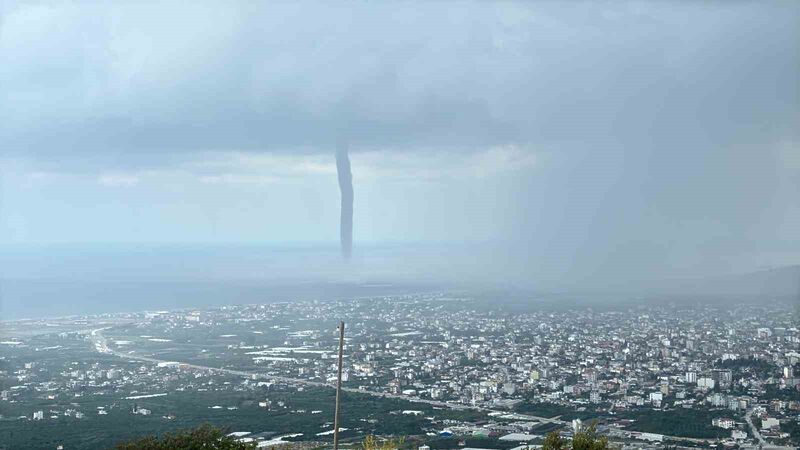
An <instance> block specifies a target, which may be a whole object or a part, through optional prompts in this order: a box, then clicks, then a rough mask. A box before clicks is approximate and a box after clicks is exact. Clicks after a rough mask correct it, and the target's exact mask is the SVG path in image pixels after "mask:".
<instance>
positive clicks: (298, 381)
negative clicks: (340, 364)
mask: <svg viewBox="0 0 800 450" xmlns="http://www.w3.org/2000/svg"><path fill="white" fill-rule="evenodd" d="M104 329H105V328H98V329H95V330H91V333H90V335H91V338H92V341H93V343H94V346H95V349H96V350H97V351H98V352H100V353H106V354H110V355H114V356H117V357H119V358H123V359H128V360H132V361H141V362H148V363H154V364H158V363H168V362H169V363H176V362H177V363H178V364H181V365H182V366H183V367H188V368H191V369H196V370H208V371H211V372H217V373H226V374H230V375H237V376H242V377H246V378H256V379H262V380H268V381H272V382H277V383H285V384H293V385H301V386H313V387H324V388H331V389H335V386H334V385H333V384H328V383H323V382H320V381H311V380H305V379H302V378H292V377H283V376H278V375H268V374H265V373H261V372H254V371H245V370H236V369H227V368H222V367H210V366H202V365H198V364H191V363H186V362H180V361H174V360H170V361H168V360H163V359H157V358H151V357H149V356H139V355H132V354H129V353H122V352H119V351H116V350H113V349H111V347H109V346H108V343H107V341H106V338H105V337H104V336H103V334H102V331H103V330H104ZM342 391H344V392H352V393H354V394H364V395H371V396H373V397H382V398H391V399H397V400H406V401H410V402H415V403H426V404H428V405H431V406H436V407H440V408H450V409H455V410H469V409H472V410H477V411H482V412H486V413H499V414H513V416H514V418H515V419H517V420H528V421H533V420H536V421H539V422H542V423H554V424H558V425H568V424H569V423H568V422H567V421H564V420H560V419H557V418H551V417H539V416H532V415H529V414H519V413H511V412H509V411H500V410H495V409H491V408H485V407H478V406H468V405H463V404H461V403H454V402H443V401H438V400H428V399H423V398H419V397H412V396H407V395H400V394H391V393H388V392H378V391H370V390H363V389H356V388H350V387H344V386H343V387H342Z"/></svg>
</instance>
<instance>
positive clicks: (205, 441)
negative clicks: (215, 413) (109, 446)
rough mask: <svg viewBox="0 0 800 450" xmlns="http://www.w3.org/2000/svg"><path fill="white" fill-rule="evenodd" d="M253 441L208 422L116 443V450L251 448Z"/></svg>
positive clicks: (237, 449)
mask: <svg viewBox="0 0 800 450" xmlns="http://www.w3.org/2000/svg"><path fill="white" fill-rule="evenodd" d="M254 448H256V445H255V443H244V442H238V441H236V439H234V438H233V437H230V436H227V435H226V434H225V432H224V431H223V430H222V429H221V428H216V427H213V426H211V425H208V424H204V425H201V426H199V427H197V428H195V429H193V430H185V431H179V432H175V433H168V434H166V435H164V436H162V437H160V438H159V437H156V436H147V437H144V438H140V439H136V440H134V441H130V442H125V443H122V444H118V445H117V446H116V450H195V449H207V450H252V449H254Z"/></svg>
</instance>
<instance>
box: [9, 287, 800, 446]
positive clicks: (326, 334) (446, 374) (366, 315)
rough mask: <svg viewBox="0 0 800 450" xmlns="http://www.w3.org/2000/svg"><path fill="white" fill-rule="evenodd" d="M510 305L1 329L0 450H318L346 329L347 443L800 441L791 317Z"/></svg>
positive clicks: (797, 346) (169, 317)
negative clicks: (119, 445)
mask: <svg viewBox="0 0 800 450" xmlns="http://www.w3.org/2000/svg"><path fill="white" fill-rule="evenodd" d="M526 305H527V306H525V307H524V308H520V307H519V305H516V306H515V305H514V304H513V303H512V304H508V303H504V302H503V301H501V299H497V300H496V301H495V299H487V298H484V297H480V296H475V297H472V296H468V295H464V294H458V295H456V294H448V293H434V294H429V293H426V294H415V295H403V296H391V297H374V298H363V299H352V300H336V301H333V300H331V301H292V302H285V303H268V304H258V305H242V306H225V307H219V308H215V309H207V310H193V309H188V310H179V311H150V312H142V313H121V314H111V315H102V316H92V317H80V318H69V319H57V320H56V319H54V320H49V321H48V320H36V321H21V322H14V323H9V326H8V327H6V330H5V331H4V335H3V337H2V342H0V347H2V349H3V352H2V356H0V363H2V366H0V369H1V371H0V382H2V385H0V386H2V392H1V393H0V414H2V418H1V419H2V420H0V442H4V441H7V442H11V443H12V444H13V442H14V439H19V440H20V442H30V440H31V439H34V438H33V437H32V436H37V437H38V439H41V441H39V442H41V443H42V444H45V443H46V444H48V445H49V444H56V445H60V444H61V443H63V445H64V448H70V445H69V444H72V447H73V448H74V447H78V446H83V447H87V448H88V447H91V446H92V445H95V446H98V448H102V446H104V445H105V446H108V445H109V444H110V443H111V444H113V441H109V440H108V439H111V436H110V435H109V436H106V437H105V438H104V437H103V433H100V432H99V431H98V430H100V429H101V428H102V429H104V430H105V429H110V430H116V431H117V435H119V433H120V430H122V431H121V433H122V435H123V437H124V436H136V435H140V434H146V433H153V432H163V431H165V430H170V429H175V428H178V427H186V426H192V425H196V424H199V423H202V422H207V421H208V422H212V423H215V424H219V425H222V426H225V427H227V428H229V429H230V431H231V432H232V433H237V434H236V436H237V437H239V438H240V439H242V440H246V441H251V442H257V443H258V445H259V447H270V446H275V445H280V444H283V443H285V442H287V441H292V442H305V443H311V442H325V441H326V440H327V439H329V438H330V435H331V434H332V407H333V405H332V403H333V401H332V398H333V397H332V395H333V391H332V389H331V386H333V384H334V382H335V375H336V361H335V351H336V336H337V334H336V329H335V327H336V324H337V323H338V320H343V321H344V322H345V323H346V338H345V339H346V343H345V371H344V374H343V380H344V389H345V393H346V396H345V397H344V404H343V413H344V421H343V428H342V429H341V431H342V435H343V436H344V437H345V438H349V439H350V440H351V441H357V440H358V439H362V438H363V437H364V436H365V435H367V434H376V435H384V436H408V437H414V438H416V439H419V441H420V445H428V446H431V447H435V448H448V446H449V445H452V448H455V447H458V446H459V445H461V446H464V445H468V446H470V447H473V448H474V447H480V446H484V447H486V448H503V449H508V448H513V447H516V446H521V445H536V444H538V443H540V442H541V440H542V438H543V436H544V434H546V433H547V432H549V431H552V430H563V431H564V432H565V433H570V432H572V431H575V430H577V429H579V428H580V427H583V426H586V425H588V424H590V423H594V424H596V426H597V427H598V430H599V431H600V432H601V433H603V434H605V435H607V436H608V437H609V439H610V440H611V441H612V442H615V443H618V444H619V445H621V446H627V447H632V448H634V447H645V448H646V447H660V446H664V445H668V444H669V445H681V446H688V447H692V446H697V447H704V446H708V445H725V446H728V447H748V446H775V447H778V446H786V447H793V446H796V445H798V444H800V330H798V320H797V319H798V317H797V307H796V305H795V304H793V303H792V302H790V301H788V302H787V301H777V300H774V301H772V300H770V301H763V302H760V303H757V304H755V303H741V304H731V303H730V302H716V303H715V302H695V301H671V300H666V299H664V300H661V301H658V302H655V301H640V302H630V301H629V302H621V303H618V304H612V305H608V304H603V306H602V308H598V307H597V306H596V305H592V304H591V303H576V304H573V303H570V302H557V301H556V302H553V301H550V302H528V303H526ZM35 329H38V330H40V331H39V332H32V331H31V330H35ZM22 330H26V332H22ZM90 429H91V430H95V431H94V432H93V433H95V436H96V437H95V438H94V439H95V440H96V441H92V442H88V441H79V440H77V439H79V438H78V437H77V433H78V431H79V430H90ZM70 430H74V431H70ZM72 432H74V433H75V434H76V437H74V439H73V440H72V441H70V439H69V436H71V434H70V433H72ZM126 433H127V434H126ZM15 436H16V437H15ZM103 439H106V440H103ZM451 442H452V444H450V443H451ZM0 447H2V445H0ZM9 448H14V447H13V446H12V447H9Z"/></svg>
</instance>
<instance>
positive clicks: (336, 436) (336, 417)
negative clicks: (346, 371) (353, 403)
mask: <svg viewBox="0 0 800 450" xmlns="http://www.w3.org/2000/svg"><path fill="white" fill-rule="evenodd" d="M343 351H344V321H342V322H339V371H338V373H337V375H336V410H335V412H334V413H333V414H334V415H333V450H339V403H340V402H341V399H342V352H343Z"/></svg>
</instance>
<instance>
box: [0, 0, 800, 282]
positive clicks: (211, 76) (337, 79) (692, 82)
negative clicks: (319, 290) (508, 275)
mask: <svg viewBox="0 0 800 450" xmlns="http://www.w3.org/2000/svg"><path fill="white" fill-rule="evenodd" d="M2 14H3V15H2V28H0V99H2V107H0V142H2V152H3V156H4V157H6V158H10V159H16V160H23V161H26V162H27V163H28V164H30V165H31V166H35V167H41V168H44V169H53V168H57V169H62V170H67V169H70V170H76V171H81V170H85V171H92V170H95V171H100V170H107V169H113V170H117V171H123V172H124V171H125V170H134V169H141V168H152V167H162V166H170V165H174V164H176V161H185V160H189V159H192V158H196V157H197V155H199V154H207V153H208V152H212V153H213V152H233V151H235V152H244V153H255V152H273V153H283V154H289V155H291V154H295V153H305V154H314V153H316V154H325V155H332V154H333V150H334V149H333V146H334V143H335V142H336V139H337V138H338V137H339V136H341V135H346V136H347V138H348V140H349V142H350V143H351V150H352V151H353V153H354V155H355V156H354V164H357V156H358V155H357V153H358V152H363V151H372V150H381V151H385V152H388V153H392V152H417V153H419V152H437V153H440V154H443V155H448V156H447V157H444V158H442V159H441V160H442V167H441V169H442V171H446V170H447V166H448V164H453V165H456V164H457V163H455V162H452V163H448V160H449V161H456V160H458V159H459V158H463V156H462V155H463V152H474V151H476V150H485V149H486V148H490V147H494V146H508V145H511V146H515V148H521V149H525V151H527V152H531V153H533V154H536V155H543V158H542V161H543V163H542V164H540V165H539V167H538V169H539V170H538V171H537V172H535V173H533V172H531V173H530V174H529V176H526V177H522V178H519V179H514V180H512V181H510V182H513V183H514V186H513V189H511V191H512V192H513V193H512V195H513V196H515V198H514V200H515V201H516V202H517V203H516V204H517V205H519V208H518V210H513V211H507V212H506V216H505V218H504V219H503V221H502V224H501V225H498V227H499V229H498V230H497V235H498V237H503V238H507V239H508V240H510V241H515V242H520V241H521V242H524V243H525V244H526V245H524V246H522V247H517V248H523V249H525V251H524V252H523V256H522V258H523V260H524V263H523V264H522V266H518V268H519V270H520V271H521V272H523V273H527V272H526V271H527V270H529V269H530V268H531V267H536V268H538V270H540V272H547V271H551V272H553V273H555V274H556V275H557V274H559V273H562V272H568V271H569V270H571V269H570V268H573V267H582V266H585V267H583V268H581V269H580V270H577V269H576V270H577V271H579V272H580V273H582V274H583V275H585V276H586V277H599V278H602V277H603V276H605V273H606V271H608V272H609V273H611V272H613V273H620V272H621V271H625V270H641V271H646V270H651V269H659V270H660V269H669V268H670V267H673V266H680V265H684V264H683V263H684V262H686V261H692V262H693V263H695V264H699V265H700V266H702V267H706V266H709V267H712V266H713V267H718V266H720V265H725V264H726V262H725V261H729V260H732V259H734V258H755V256H754V255H767V256H763V258H764V259H766V260H771V259H770V258H771V256H769V255H775V254H780V255H782V256H780V257H776V260H780V261H784V262H785V261H788V260H791V258H790V257H787V256H786V253H787V252H789V253H790V254H796V252H800V249H798V248H797V245H796V242H799V241H800V236H798V231H797V230H798V229H800V207H799V206H798V201H797V198H798V197H800V196H798V195H797V192H798V190H800V184H798V179H799V178H798V177H799V176H800V175H798V174H799V173H800V165H798V158H799V157H798V152H800V150H799V148H800V147H798V145H800V144H798V143H800V136H799V134H800V132H799V131H798V130H799V129H800V127H798V126H797V125H798V123H800V79H799V77H800V28H798V25H797V24H798V23H800V7H799V6H798V4H797V3H796V2H759V3H756V2H702V3H693V4H690V3H678V2H675V3H658V2H643V3H621V2H615V3H599V4H591V3H589V4H579V3H568V4H563V3H533V2H530V3H528V2H523V3H494V2H481V3H478V2H467V3H450V2H439V3H424V4H420V3H410V2H409V3H357V4H353V3H348V4H347V7H346V8H345V7H342V5H341V4H326V3H304V2H300V3H290V4H274V3H267V4H255V3H247V2H243V3H238V4H235V3H228V4H225V5H221V4H219V3H218V2H217V3H214V2H209V3H197V4H193V5H192V6H185V5H179V4H177V3H176V4H173V5H164V4H144V5H139V4H133V3H129V4H119V3H115V4H114V5H113V6H108V7H106V6H102V5H97V4H94V3H86V4H82V3H53V4H50V3H46V2H45V3H36V4H31V3H28V2H20V3H11V4H9V3H6V5H5V7H4V10H3V11H2ZM356 176H357V174H356ZM481 183H485V181H478V182H476V185H475V186H476V189H480V188H481V187H483V186H484V185H483V184H481ZM488 188H490V187H488V186H487V189H488ZM389 200H391V199H387V201H389ZM456 213H457V211H456ZM453 226H468V224H454V225H453ZM515 264H516V263H515ZM556 275H553V276H556Z"/></svg>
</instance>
